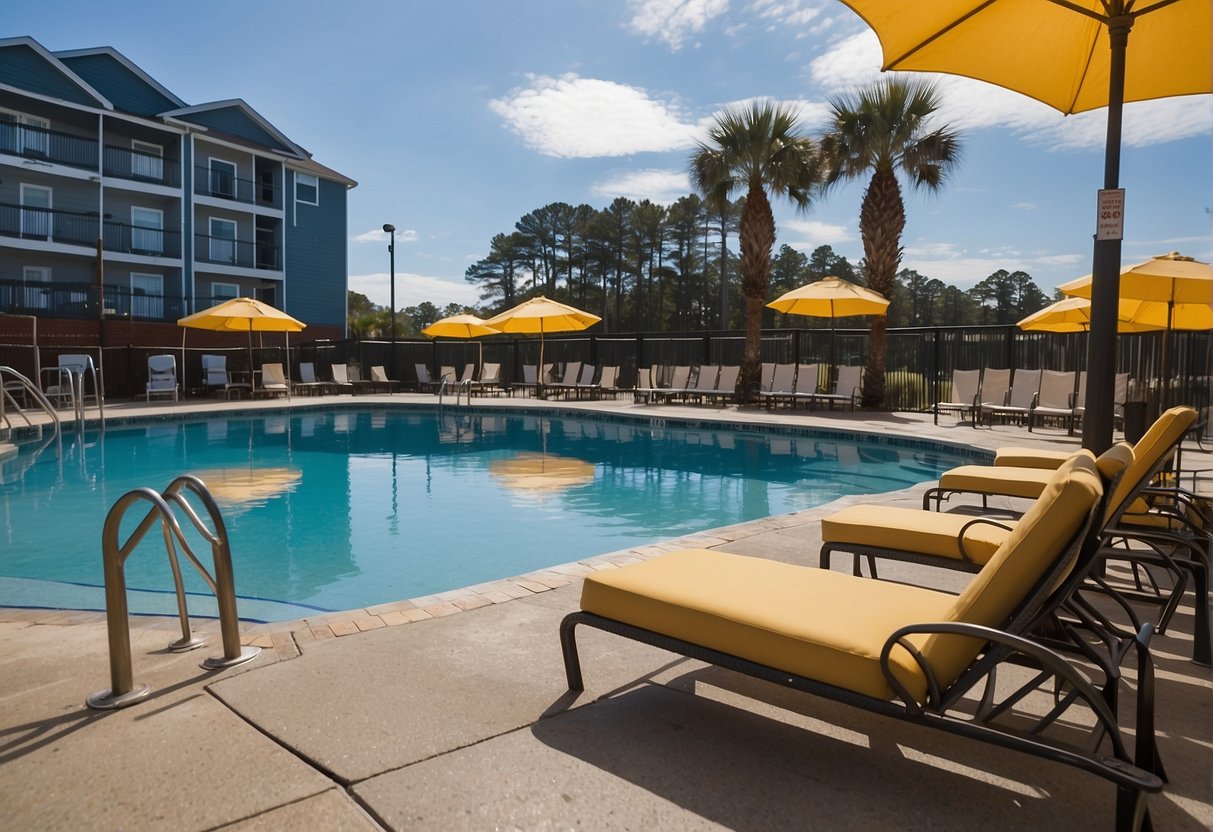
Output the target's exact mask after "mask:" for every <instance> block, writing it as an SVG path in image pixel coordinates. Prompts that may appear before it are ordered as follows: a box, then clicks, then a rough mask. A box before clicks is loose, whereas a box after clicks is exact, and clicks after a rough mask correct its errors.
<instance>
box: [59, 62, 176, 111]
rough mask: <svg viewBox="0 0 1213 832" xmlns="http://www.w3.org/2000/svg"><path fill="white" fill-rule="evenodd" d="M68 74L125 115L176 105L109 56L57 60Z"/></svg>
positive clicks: (163, 109)
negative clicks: (65, 67) (78, 78)
mask: <svg viewBox="0 0 1213 832" xmlns="http://www.w3.org/2000/svg"><path fill="white" fill-rule="evenodd" d="M60 60H62V61H63V63H65V64H66V65H67V66H68V67H69V68H70V69H71V70H72V72H74V73H76V74H77V75H79V76H80V77H81V78H83V79H84V80H85V81H87V82H88V84H89V86H91V87H92V88H93V89H95V90H96V91H97V92H99V93H101V94H102V95H104V96H105V97H106V98H108V99H109V100H110V102H111V103H112V104H113V105H114V107H115V108H117V109H119V110H122V111H123V112H125V113H135V114H137V115H141V116H154V115H156V114H157V113H163V112H165V111H166V110H175V109H177V107H179V106H180V105H179V104H177V102H175V101H173V100H171V99H169V98H165V97H164V95H163V94H161V93H160V91H159V90H157V89H156V88H155V87H153V86H151V85H150V84H148V83H147V82H146V81H144V80H143V79H142V78H140V77H139V76H138V75H136V74H135V73H133V72H131V71H130V70H129V69H127V68H126V67H125V66H123V65H122V63H121V62H120V61H118V60H117V59H115V58H114V57H113V56H112V55H105V54H100V55H79V56H77V57H74V58H61V59H60Z"/></svg>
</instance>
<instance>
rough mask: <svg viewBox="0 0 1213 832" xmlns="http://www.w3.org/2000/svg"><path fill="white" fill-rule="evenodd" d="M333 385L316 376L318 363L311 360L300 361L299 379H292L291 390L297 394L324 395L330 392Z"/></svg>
mask: <svg viewBox="0 0 1213 832" xmlns="http://www.w3.org/2000/svg"><path fill="white" fill-rule="evenodd" d="M331 388H332V385H331V384H329V383H328V382H327V381H321V380H320V379H318V378H316V365H315V364H313V363H312V362H311V361H301V362H299V380H298V381H295V380H294V379H292V380H291V392H293V393H296V394H303V395H307V396H311V395H317V396H318V395H323V394H324V393H327V392H329V390H330V389H331Z"/></svg>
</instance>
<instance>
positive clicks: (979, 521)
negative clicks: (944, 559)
mask: <svg viewBox="0 0 1213 832" xmlns="http://www.w3.org/2000/svg"><path fill="white" fill-rule="evenodd" d="M979 525H980V526H993V527H994V528H996V529H1002V530H1003V531H1007V532H1010V531H1014V530H1015V527H1014V526H1008V525H1007V524H1006V523H999V522H998V521H997V520H994V519H993V518H990V517H974V518H973V519H972V520H970V521H969V522H968V523H965V524H964V525H963V526H961V527H960V531H959V532H957V533H956V548H957V549H958V550H959V551H960V556H961V557H962V558H964V559H965V560H966V561H968V562H969V563H973V558H972V557H970V556H969V550H968V548H967V547H966V546H965V532H967V531H968V530H969V529H971V528H972V527H973V526H979Z"/></svg>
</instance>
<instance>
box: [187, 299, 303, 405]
mask: <svg viewBox="0 0 1213 832" xmlns="http://www.w3.org/2000/svg"><path fill="white" fill-rule="evenodd" d="M177 326H180V327H183V328H186V329H207V330H211V331H212V332H247V333H248V368H249V381H250V388H249V389H250V390H252V389H255V385H253V384H252V382H253V378H254V376H253V333H254V332H281V333H284V336H283V337H284V338H286V351H287V362H286V365H287V380H288V382H289V380H290V364H291V362H290V350H291V342H290V334H289V333H292V332H302V331H303V329H304V327H306V326H307V324H305V323H302V322H301V321H297V320H295V319H294V318H292V317H291V316H290V315H288V314H286V313H285V312H283V311H282V310H281V309H275V308H274V307H272V306H270V305H269V304H268V303H262V302H261V301H259V300H254V299H253V298H232V299H231V300H228V301H224V302H223V303H221V304H219V305H218V306H212V307H211V308H210V309H203V310H202V311H201V312H195V313H194V314H192V315H186V316H185V317H184V318H178V319H177ZM181 361H182V363H183V366H184V362H185V332H184V331H183V332H182V333H181Z"/></svg>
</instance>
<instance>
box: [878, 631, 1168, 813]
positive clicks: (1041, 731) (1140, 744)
mask: <svg viewBox="0 0 1213 832" xmlns="http://www.w3.org/2000/svg"><path fill="white" fill-rule="evenodd" d="M1153 632H1154V628H1153V625H1150V624H1146V625H1144V626H1143V627H1142V629H1141V631H1140V632H1139V634H1138V636H1137V638H1136V639H1135V642H1136V646H1137V648H1138V649H1137V652H1138V673H1139V678H1140V679H1142V680H1143V681H1142V682H1141V683H1140V684H1139V689H1138V692H1137V694H1138V695H1137V699H1138V711H1139V713H1138V718H1137V726H1136V728H1137V731H1136V741H1135V748H1134V751H1135V752H1136V753H1135V756H1134V757H1130V756H1129V752H1128V750H1127V745H1126V743H1125V742H1124V738H1123V736H1122V734H1121V731H1120V727H1119V724H1118V722H1117V719H1116V714H1115V713H1114V712H1113V710H1112V708H1111V706H1110V705H1109V704H1108V701H1107V699H1106V697H1105V695H1104V694H1103V693H1102V692H1100V691H1099V690H1098V689H1097V688H1096V687H1095V686H1094V685H1092V684H1091V682H1090V681H1089V680H1088V679H1087V678H1086V676H1084V675H1083V674H1082V673H1080V672H1079V671H1078V670H1077V669H1076V668H1075V666H1074V665H1072V664H1071V663H1070V662H1069V661H1067V660H1066V659H1065V657H1063V656H1062V655H1061V654H1060V653H1057V652H1056V651H1054V650H1052V649H1050V648H1048V647H1045V646H1043V645H1041V644H1038V643H1037V642H1035V641H1032V640H1031V639H1028V638H1024V637H1023V636H1020V635H1016V634H1014V633H1008V632H1005V631H1002V630H998V629H995V628H993V627H985V626H981V625H978V624H969V623H966V622H958V621H952V622H935V623H923V624H911V625H908V626H906V627H902V628H900V629H899V630H897V631H896V632H894V633H893V634H892V635H891V636H889V638H888V640H887V641H886V642H885V646H884V649H883V650H882V651H881V655H880V664H881V669H882V671H883V672H884V675H885V678H886V679H887V680H888V682H889V684H890V686H891V687H892V688H893V689H894V690H895V691H896V693H897V696H898V698H900V699H901V700H902V704H903V705H904V706H905V707H906V709H907V710H908V711H910V713H917V714H923V715H925V713H924V712H926V711H930V712H932V714H934V715H936V716H937V717H939V718H942V719H944V720H945V721H948V722H953V721H955V720H964V721H967V722H968V723H969V724H968V726H967V728H966V731H965V733H970V734H971V735H978V736H984V737H986V738H987V739H990V740H992V741H994V742H995V743H996V744H999V745H1004V746H1007V747H1011V748H1017V749H1019V750H1025V751H1029V753H1033V754H1035V755H1036V756H1041V757H1045V758H1048V759H1053V760H1056V761H1058V762H1065V763H1068V764H1070V765H1077V766H1079V767H1081V768H1084V769H1086V770H1088V771H1090V772H1092V773H1094V774H1098V775H1100V776H1101V777H1103V778H1105V779H1107V780H1110V781H1112V782H1114V783H1116V784H1117V785H1120V786H1126V787H1129V788H1132V789H1140V790H1142V791H1147V792H1159V791H1162V788H1163V778H1162V777H1160V776H1159V774H1158V773H1157V772H1158V771H1159V770H1161V764H1160V763H1159V758H1158V755H1157V751H1156V746H1155V744H1154V719H1153V704H1154V691H1153V688H1154V684H1153V679H1154V674H1153V662H1152V659H1151V657H1150V652H1149V649H1148V646H1149V642H1150V638H1151V637H1152V635H1153ZM942 634H947V635H958V636H970V637H973V638H976V639H981V640H982V641H984V642H985V645H986V646H985V648H984V650H983V653H984V655H983V656H982V657H981V658H979V659H977V660H976V661H975V662H974V663H973V664H972V665H970V668H969V669H968V670H966V671H965V673H964V674H962V675H961V678H960V679H959V680H958V681H957V682H955V683H953V684H952V685H950V686H949V687H948V688H947V689H946V690H945V689H942V688H941V687H940V684H939V680H938V678H937V677H936V675H935V673H934V671H933V669H932V668H931V667H930V665H929V664H928V663H927V662H926V660H925V659H924V658H923V656H922V654H921V653H920V652H919V651H918V650H917V649H916V648H915V647H914V645H913V644H912V643H911V642H910V640H909V638H908V637H909V636H912V635H942ZM894 647H900V648H902V649H904V650H906V651H907V652H909V654H910V655H911V656H912V657H913V658H914V660H915V661H916V662H917V663H918V665H919V667H921V668H922V670H923V672H924V673H925V674H926V678H927V682H928V700H927V703H926V705H925V706H923V705H920V704H919V703H918V702H917V701H916V700H915V698H914V696H913V695H912V694H911V693H910V692H909V691H908V690H907V689H906V688H905V686H904V685H903V684H902V683H901V682H900V681H899V680H898V678H897V676H896V675H895V674H894V673H893V672H892V669H891V666H890V654H891V652H892V651H893V648H894ZM1012 657H1016V659H1018V660H1017V661H1016V664H1022V663H1023V661H1022V660H1026V661H1027V662H1028V663H1029V665H1030V666H1031V667H1033V668H1037V669H1038V670H1039V672H1038V673H1037V674H1036V675H1035V676H1034V677H1033V678H1032V679H1031V680H1029V681H1028V682H1027V683H1026V684H1022V685H1017V686H1014V690H1011V691H1007V692H1005V693H1004V694H1002V695H1001V697H999V693H998V692H997V691H996V690H994V687H995V682H996V678H995V677H996V669H997V668H998V667H999V666H1000V665H1002V664H1004V663H1006V662H1008V661H1010V660H1011V659H1012ZM975 688H977V689H980V693H981V702H980V705H979V706H978V708H977V711H976V713H975V714H974V713H970V712H969V711H967V710H964V709H961V710H959V711H958V712H957V714H956V715H955V716H949V710H950V709H951V706H952V705H954V704H955V703H957V702H959V701H960V700H961V699H962V698H963V697H964V696H965V694H966V693H968V692H969V691H971V690H974V689H975ZM1037 690H1040V691H1045V692H1049V693H1050V694H1051V695H1055V704H1054V707H1053V708H1052V709H1051V710H1050V711H1049V712H1048V713H1046V714H1045V715H1043V716H1041V717H1039V718H1038V719H1037V721H1036V723H1035V724H1033V725H1030V726H1027V727H1024V726H1023V725H1022V719H1023V714H1022V713H1020V714H1017V715H1016V716H1017V718H1018V720H1020V727H1018V728H1012V727H1011V726H1010V721H1008V724H1007V725H1005V726H1004V725H1003V724H1001V723H999V722H998V720H999V719H1000V718H1001V717H1003V716H1004V715H1006V714H1008V713H1009V712H1010V711H1011V710H1012V709H1013V708H1014V706H1015V705H1016V704H1017V703H1018V702H1019V701H1020V700H1021V699H1023V698H1025V697H1026V696H1028V695H1029V694H1030V693H1032V692H1033V691H1037ZM1074 707H1081V708H1084V709H1085V710H1087V711H1088V712H1089V713H1090V714H1091V715H1092V716H1093V717H1094V720H1095V724H1094V726H1092V727H1091V728H1090V729H1089V736H1090V737H1091V738H1092V739H1093V740H1094V742H1093V744H1092V746H1091V747H1092V748H1098V747H1099V745H1100V744H1101V743H1100V740H1101V739H1102V738H1104V737H1106V738H1107V739H1108V741H1109V742H1110V744H1111V751H1112V754H1111V755H1101V754H1099V752H1098V751H1083V750H1078V748H1077V747H1076V746H1075V745H1073V744H1072V743H1065V742H1061V741H1057V740H1053V739H1051V738H1050V737H1048V736H1047V733H1048V729H1049V728H1050V727H1051V726H1053V725H1057V724H1062V723H1064V722H1065V714H1066V713H1067V712H1068V711H1069V710H1070V709H1071V708H1074Z"/></svg>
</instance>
